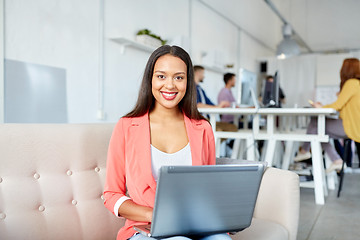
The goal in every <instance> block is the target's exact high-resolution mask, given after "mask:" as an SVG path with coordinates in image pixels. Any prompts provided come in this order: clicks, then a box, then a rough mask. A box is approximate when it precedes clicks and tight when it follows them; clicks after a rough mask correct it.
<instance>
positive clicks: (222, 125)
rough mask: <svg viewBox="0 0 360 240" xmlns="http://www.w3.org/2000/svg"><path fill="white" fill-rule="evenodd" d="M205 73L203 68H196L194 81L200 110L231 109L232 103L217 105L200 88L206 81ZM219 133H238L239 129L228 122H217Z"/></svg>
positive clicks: (222, 102) (226, 102)
mask: <svg viewBox="0 0 360 240" xmlns="http://www.w3.org/2000/svg"><path fill="white" fill-rule="evenodd" d="M204 72H205V69H204V67H203V66H200V65H195V66H194V80H195V84H196V93H197V97H196V102H197V107H198V108H224V107H230V102H228V101H221V102H219V105H215V104H214V103H213V102H212V101H211V100H210V99H209V98H208V97H207V95H206V93H205V91H204V89H202V87H201V86H200V84H199V83H201V82H203V81H204ZM216 130H217V131H237V127H236V126H235V125H234V124H230V123H226V122H216Z"/></svg>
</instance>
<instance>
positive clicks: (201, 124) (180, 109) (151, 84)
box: [104, 46, 230, 240]
mask: <svg viewBox="0 0 360 240" xmlns="http://www.w3.org/2000/svg"><path fill="white" fill-rule="evenodd" d="M211 164H215V143H214V135H213V132H212V129H211V126H210V124H209V123H208V121H206V120H205V119H204V118H203V117H202V116H201V114H200V113H199V112H198V110H197V107H196V89H195V82H194V76H193V67H192V62H191V59H190V57H189V55H188V54H187V53H186V52H185V51H184V50H183V49H182V48H180V47H177V46H162V47H160V48H158V49H157V50H155V51H154V52H153V53H152V55H151V56H150V58H149V60H148V63H147V65H146V68H145V72H144V76H143V80H142V84H141V88H140V92H139V96H138V100H137V103H136V105H135V108H134V109H133V110H132V111H131V112H130V113H128V114H127V115H126V116H124V117H122V118H121V119H120V120H119V122H118V123H117V125H116V126H115V129H114V131H113V135H112V137H111V140H110V144H109V151H108V159H107V175H106V183H105V191H104V198H105V202H104V204H105V206H106V207H107V208H108V209H109V210H110V211H111V212H113V213H114V214H115V215H116V216H119V217H124V218H126V219H127V220H126V222H125V226H124V227H123V228H121V229H120V231H119V233H118V237H117V239H131V240H138V239H152V238H148V237H145V236H142V235H140V234H137V233H136V232H135V230H134V229H133V226H134V225H138V224H146V223H150V222H151V220H152V211H153V207H154V201H155V192H156V180H157V177H158V170H159V169H160V167H161V165H211ZM126 191H128V195H129V196H130V197H127V196H126ZM171 239H188V238H186V237H174V238H171ZM208 239H230V237H229V236H228V235H226V234H218V235H213V236H209V237H208Z"/></svg>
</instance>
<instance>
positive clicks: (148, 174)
mask: <svg viewBox="0 0 360 240" xmlns="http://www.w3.org/2000/svg"><path fill="white" fill-rule="evenodd" d="M132 126H133V127H134V129H133V130H134V131H133V134H134V136H133V137H134V143H133V144H134V148H135V149H134V151H137V152H138V153H137V154H136V155H138V156H139V158H138V159H137V161H139V163H138V164H135V165H136V166H137V167H138V168H139V169H138V170H137V172H138V173H139V174H140V173H142V174H141V175H142V176H141V175H139V177H140V178H142V179H143V182H145V183H147V184H148V185H149V187H150V188H151V189H152V190H154V191H155V190H156V182H155V179H154V177H153V175H152V171H151V147H150V144H151V143H150V124H149V114H148V113H147V114H145V115H144V116H141V117H139V118H134V119H133V121H132Z"/></svg>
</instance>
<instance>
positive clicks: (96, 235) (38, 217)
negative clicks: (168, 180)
mask: <svg viewBox="0 0 360 240" xmlns="http://www.w3.org/2000/svg"><path fill="white" fill-rule="evenodd" d="M113 127H114V125H113V124H1V125H0V239H11V240H13V239H15V240H16V239H21V240H23V239H31V240H32V239H52V240H53V239H55V240H56V239H115V238H116V234H117V231H118V229H119V228H120V227H121V226H122V225H123V224H124V220H123V219H119V218H117V217H115V216H113V215H112V214H111V213H110V212H109V211H108V210H107V209H106V208H105V207H104V205H103V200H102V195H101V194H102V191H103V186H104V181H105V166H106V153H107V146H108V142H109V139H110V136H111V132H112V129H113ZM280 186H281V187H280ZM254 216H255V218H254V219H253V222H252V225H251V227H250V228H248V229H246V230H244V231H243V232H240V233H238V234H237V235H235V236H232V237H233V239H277V240H281V239H288V240H295V239H296V233H297V224H298V216H299V185H298V177H297V175H296V174H294V173H291V172H288V171H284V170H278V169H273V168H269V169H268V170H266V172H265V174H264V177H263V182H262V184H261V187H260V192H259V196H258V201H257V205H256V208H255V213H254Z"/></svg>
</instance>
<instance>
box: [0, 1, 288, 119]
mask: <svg viewBox="0 0 360 240" xmlns="http://www.w3.org/2000/svg"><path fill="white" fill-rule="evenodd" d="M5 3H6V4H5V23H6V26H5V49H6V51H5V58H6V59H12V60H18V61H24V62H29V63H37V64H43V65H47V66H55V67H60V68H63V69H66V72H67V98H68V99H67V100H68V101H67V102H68V116H69V122H71V123H76V122H97V121H100V120H99V119H97V110H98V109H97V108H98V95H99V92H100V94H104V97H103V99H104V110H105V114H106V117H105V120H104V121H110V122H114V121H116V120H117V119H118V118H119V117H121V116H122V115H123V114H125V113H127V112H128V111H129V110H131V108H132V107H133V106H134V104H135V101H136V98H137V95H138V88H139V84H140V82H141V77H142V73H143V70H144V68H145V64H146V61H147V59H148V57H149V55H150V53H147V52H143V51H139V50H137V49H134V48H131V47H128V48H126V49H125V52H124V54H121V53H120V45H119V44H118V43H115V42H114V41H112V40H111V38H117V37H124V38H128V39H131V40H133V39H134V37H135V34H136V32H137V31H138V30H139V29H143V28H148V29H150V30H151V31H152V32H154V33H155V34H158V35H160V36H161V37H163V38H165V39H168V40H169V42H170V44H171V42H172V40H175V39H180V37H181V38H182V39H184V42H183V43H184V44H185V45H184V46H187V47H189V49H190V55H191V57H192V58H193V61H194V63H195V64H203V62H204V58H202V54H203V53H210V54H211V53H214V52H215V53H216V54H218V56H220V57H217V58H216V60H217V63H220V64H234V65H235V68H233V69H231V70H230V71H233V72H235V73H237V71H238V68H239V67H240V66H241V67H245V68H246V69H248V70H251V71H257V64H256V58H257V57H258V56H272V55H273V54H274V53H273V51H272V49H271V47H270V48H269V47H267V46H272V47H273V48H274V49H275V46H274V44H275V43H276V42H277V39H280V38H281V34H280V32H279V31H280V25H281V24H280V22H279V21H278V20H274V17H273V16H272V15H269V14H270V13H271V11H270V10H269V9H268V8H267V6H266V4H265V3H264V2H263V1H260V0H258V1H250V0H246V1H235V0H232V1H229V2H228V3H227V4H233V5H234V6H236V7H239V9H240V10H239V11H240V13H241V14H239V16H240V15H241V18H243V20H242V21H243V22H244V24H243V25H242V26H240V27H239V26H236V25H234V23H232V22H230V21H228V20H226V18H224V16H220V15H219V14H218V13H216V12H215V11H214V10H213V9H211V8H209V7H208V6H207V5H206V4H204V3H208V4H222V5H224V2H223V1H215V0H209V1H204V2H202V1H199V0H187V1H185V0H184V1H174V0H172V1H169V0H134V1H127V0H106V1H105V11H104V15H105V38H104V90H103V92H101V88H99V83H98V82H99V67H100V63H99V61H100V58H99V27H98V26H99V23H100V19H99V16H100V14H99V8H100V7H99V6H100V0H88V1H83V0H72V1H55V0H33V1H26V0H5ZM271 16H272V17H271ZM269 19H270V20H269ZM264 23H267V24H264ZM275 29H278V30H276V31H275ZM270 33H271V34H270ZM274 33H275V34H274ZM277 35H278V36H277ZM256 38H258V39H259V40H256ZM177 43H178V41H177ZM262 43H266V44H265V45H264V44H262ZM219 53H221V54H220V55H219ZM1 85H3V84H1ZM222 86H223V80H222V73H220V72H217V71H212V70H210V69H207V71H206V79H205V82H204V88H205V89H206V90H207V92H208V94H209V96H210V98H211V99H212V100H213V101H214V102H216V97H217V93H218V91H219V89H220V88H221V87H222Z"/></svg>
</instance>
